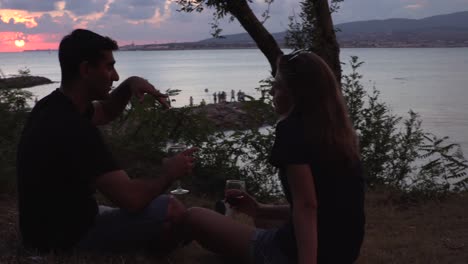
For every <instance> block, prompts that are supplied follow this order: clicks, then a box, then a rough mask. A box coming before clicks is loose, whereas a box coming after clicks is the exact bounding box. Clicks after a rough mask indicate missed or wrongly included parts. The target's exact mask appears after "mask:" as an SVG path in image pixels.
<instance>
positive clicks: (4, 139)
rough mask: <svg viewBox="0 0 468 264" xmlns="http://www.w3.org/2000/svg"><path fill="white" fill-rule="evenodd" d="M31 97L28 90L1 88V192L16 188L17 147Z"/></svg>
mask: <svg viewBox="0 0 468 264" xmlns="http://www.w3.org/2000/svg"><path fill="white" fill-rule="evenodd" d="M31 98H32V94H31V93H30V92H27V91H23V90H17V89H0V120H1V122H0V153H1V154H0V193H1V192H12V191H13V190H14V182H15V175H16V167H15V161H16V147H17V144H18V140H19V136H20V134H21V131H22V128H23V125H24V122H25V120H26V116H27V111H28V110H29V108H28V105H27V101H28V100H30V99H31Z"/></svg>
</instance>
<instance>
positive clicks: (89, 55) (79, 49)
mask: <svg viewBox="0 0 468 264" xmlns="http://www.w3.org/2000/svg"><path fill="white" fill-rule="evenodd" d="M118 48H119V46H118V45H117V42H116V41H115V40H113V39H111V38H109V37H103V36H101V35H99V34H96V33H94V32H92V31H89V30H86V29H76V30H74V31H73V32H72V33H71V34H69V35H67V36H65V37H64V38H63V39H62V41H61V42H60V47H59V61H60V68H61V69H62V84H63V83H67V82H70V81H73V80H75V79H76V78H77V77H78V76H79V66H80V63H82V62H83V61H88V62H89V63H91V64H96V63H97V62H98V60H99V59H101V58H102V56H103V55H102V52H103V51H113V50H117V49H118Z"/></svg>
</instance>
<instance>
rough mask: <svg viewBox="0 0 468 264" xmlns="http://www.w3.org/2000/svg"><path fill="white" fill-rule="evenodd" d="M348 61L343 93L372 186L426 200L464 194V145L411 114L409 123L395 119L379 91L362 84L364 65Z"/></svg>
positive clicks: (410, 112)
mask: <svg viewBox="0 0 468 264" xmlns="http://www.w3.org/2000/svg"><path fill="white" fill-rule="evenodd" d="M349 63H350V66H351V73H350V74H349V75H345V76H344V77H343V83H342V87H343V95H344V97H345V99H346V101H347V103H348V110H349V114H350V117H351V119H352V121H353V124H354V127H355V129H356V132H357V134H358V136H359V141H360V147H361V155H362V156H361V157H362V161H363V164H364V169H365V175H366V179H367V182H368V184H369V185H370V186H371V187H372V186H374V185H379V184H386V185H390V186H392V187H395V188H398V189H400V190H403V191H406V192H409V193H418V195H422V196H439V195H441V194H444V193H447V192H449V191H460V190H466V187H467V186H468V178H466V177H465V176H466V170H467V168H468V164H467V161H466V160H465V158H464V157H463V153H462V152H461V148H460V146H459V145H458V144H452V143H448V141H449V139H448V138H447V137H443V138H439V137H437V136H435V135H433V134H431V133H428V132H425V131H423V129H422V128H421V124H422V120H421V119H420V117H419V115H418V114H417V113H415V112H413V111H411V110H410V111H409V117H407V118H406V119H403V118H402V117H399V116H396V115H394V114H393V113H392V112H391V109H390V108H389V106H388V105H387V104H385V103H384V102H382V101H381V100H380V98H379V95H380V93H379V91H377V90H376V89H375V87H374V88H373V89H372V91H371V93H368V92H367V91H366V90H365V89H364V87H363V85H362V84H361V79H362V75H361V74H359V73H358V72H357V69H358V68H359V67H360V66H361V65H362V63H363V62H360V61H359V60H358V58H357V57H355V56H353V57H351V60H350V62H349Z"/></svg>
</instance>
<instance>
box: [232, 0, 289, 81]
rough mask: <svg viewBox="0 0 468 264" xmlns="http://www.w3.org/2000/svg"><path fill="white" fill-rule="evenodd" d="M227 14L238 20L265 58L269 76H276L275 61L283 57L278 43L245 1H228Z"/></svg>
mask: <svg viewBox="0 0 468 264" xmlns="http://www.w3.org/2000/svg"><path fill="white" fill-rule="evenodd" d="M228 3H230V4H228V10H229V12H230V13H231V14H232V15H233V16H234V17H236V18H237V20H239V22H240V24H241V25H242V27H244V29H245V30H246V31H247V32H248V33H249V35H250V36H251V37H252V38H253V40H254V41H255V43H257V46H258V48H259V49H260V50H261V51H262V52H263V54H264V55H265V56H266V57H267V59H268V62H269V63H270V66H271V74H272V75H273V76H275V74H276V60H277V59H278V57H279V56H281V55H283V52H282V51H281V49H280V47H279V46H278V43H277V42H276V40H275V39H274V38H273V36H272V35H271V34H270V32H268V31H267V30H266V28H265V27H264V26H263V24H262V23H261V22H260V21H259V20H258V18H257V17H256V16H255V14H254V13H253V12H252V9H251V8H250V6H249V4H248V3H247V1H246V0H235V1H229V2H228Z"/></svg>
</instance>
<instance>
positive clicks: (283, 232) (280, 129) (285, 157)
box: [270, 113, 365, 264]
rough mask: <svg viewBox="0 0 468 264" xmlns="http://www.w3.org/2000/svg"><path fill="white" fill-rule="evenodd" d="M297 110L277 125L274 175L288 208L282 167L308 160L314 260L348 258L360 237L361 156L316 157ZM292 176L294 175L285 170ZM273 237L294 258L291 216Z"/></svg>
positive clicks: (354, 254) (345, 260)
mask: <svg viewBox="0 0 468 264" xmlns="http://www.w3.org/2000/svg"><path fill="white" fill-rule="evenodd" d="M304 133H305V132H304V128H303V124H302V122H301V119H300V116H299V114H297V113H294V114H292V115H290V116H289V117H287V118H286V119H284V120H282V121H280V122H279V123H278V124H277V126H276V139H275V143H274V146H273V149H272V153H271V157H270V162H271V163H272V164H273V165H274V166H276V167H278V168H279V177H280V180H281V184H282V186H283V190H284V192H285V195H286V198H287V200H288V201H289V203H290V205H291V208H292V207H293V206H294V205H293V203H292V196H291V192H290V188H289V185H288V179H287V177H288V176H287V175H286V173H285V169H286V166H287V165H290V164H308V165H309V166H310V169H311V172H312V175H313V177H314V180H315V181H314V182H315V188H316V190H315V191H316V194H317V202H318V209H317V210H318V211H317V218H318V223H317V229H318V232H317V233H318V234H317V235H318V263H322V264H323V263H333V264H341V263H353V262H354V261H355V260H356V259H357V257H358V256H359V250H360V247H361V244H362V240H363V237H364V222H365V216H364V180H363V177H362V168H361V163H360V161H355V162H349V161H339V160H330V159H327V160H325V158H323V157H321V155H320V153H321V151H320V149H319V147H318V146H313V145H311V144H307V143H306V141H305V137H304ZM289 177H295V175H292V176H289ZM276 239H278V241H279V242H280V244H281V248H282V250H283V251H284V253H285V254H286V255H288V256H289V257H290V258H291V259H293V260H297V244H296V238H295V233H294V226H293V220H292V217H291V218H290V220H289V221H288V222H287V223H286V224H285V225H284V226H282V227H281V228H280V229H279V230H278V233H277V236H276Z"/></svg>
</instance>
